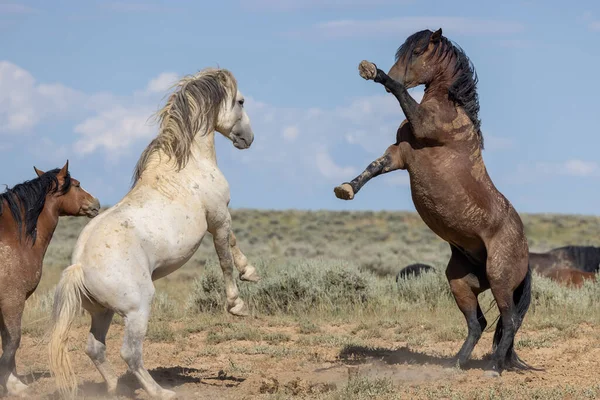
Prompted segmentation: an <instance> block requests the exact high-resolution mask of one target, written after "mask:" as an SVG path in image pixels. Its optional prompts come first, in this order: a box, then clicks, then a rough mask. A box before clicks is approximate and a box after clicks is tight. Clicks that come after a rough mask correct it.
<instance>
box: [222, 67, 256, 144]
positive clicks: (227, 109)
mask: <svg viewBox="0 0 600 400" xmlns="http://www.w3.org/2000/svg"><path fill="white" fill-rule="evenodd" d="M221 76H222V77H223V78H222V79H226V80H230V79H234V78H233V75H230V74H222V75H221ZM223 83H224V85H225V87H233V88H234V90H235V93H234V91H233V90H228V91H227V99H226V100H225V101H223V102H222V103H221V109H220V110H219V114H218V115H217V124H216V127H215V128H216V131H217V132H219V133H220V134H222V135H223V136H225V137H226V138H229V140H231V141H232V142H233V145H234V146H235V147H237V148H238V149H247V148H248V147H250V145H251V144H252V142H253V141H254V133H253V132H252V127H251V126H250V118H249V117H248V114H247V113H246V109H245V108H244V96H243V95H242V94H241V93H240V91H239V90H237V85H235V84H234V85H230V83H231V82H223Z"/></svg>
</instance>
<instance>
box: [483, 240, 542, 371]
mask: <svg viewBox="0 0 600 400" xmlns="http://www.w3.org/2000/svg"><path fill="white" fill-rule="evenodd" d="M503 250H504V251H503V252H504V253H506V251H507V249H503ZM514 258H515V257H514V256H513V255H512V254H510V255H508V254H497V253H496V254H494V253H492V252H490V253H488V261H487V275H488V280H489V282H490V289H491V290H492V294H493V295H494V299H495V300H496V304H497V305H498V309H499V310H500V319H499V320H498V324H497V325H496V332H495V333H494V347H493V349H494V351H493V354H492V359H491V361H490V364H489V365H488V367H487V368H486V369H487V370H488V371H489V373H490V375H494V376H496V375H498V374H499V373H501V372H502V371H503V370H504V369H509V370H511V369H533V368H531V367H530V366H528V365H527V364H525V363H524V362H523V361H522V360H521V359H520V358H519V357H518V356H517V354H516V353H515V349H514V342H515V335H516V333H517V331H518V330H519V328H520V327H521V324H522V322H523V318H524V317H525V314H526V313H527V310H528V309H529V303H530V302H531V269H530V268H529V267H528V265H527V255H525V256H524V257H522V259H514ZM519 264H521V265H519ZM507 269H510V271H508V270H507Z"/></svg>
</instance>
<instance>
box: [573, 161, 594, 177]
mask: <svg viewBox="0 0 600 400" xmlns="http://www.w3.org/2000/svg"><path fill="white" fill-rule="evenodd" d="M564 169H565V172H566V173H567V174H568V175H573V176H592V175H598V172H599V171H600V169H599V168H598V163H597V162H595V161H583V160H569V161H567V162H565V164H564Z"/></svg>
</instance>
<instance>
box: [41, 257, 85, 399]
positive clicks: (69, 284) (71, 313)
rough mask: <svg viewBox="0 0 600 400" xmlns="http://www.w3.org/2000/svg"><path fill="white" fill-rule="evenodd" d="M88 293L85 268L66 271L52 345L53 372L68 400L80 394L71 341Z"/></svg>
mask: <svg viewBox="0 0 600 400" xmlns="http://www.w3.org/2000/svg"><path fill="white" fill-rule="evenodd" d="M85 293H86V290H85V286H84V282H83V269H82V266H81V264H74V265H71V266H70V267H68V268H67V269H65V270H64V271H63V273H62V277H61V278H60V282H59V283H58V285H57V287H56V292H55V294H54V306H53V308H52V325H53V326H52V336H51V337H50V343H49V345H48V351H49V356H50V372H51V373H52V375H53V376H54V379H55V380H56V385H57V387H58V391H59V392H60V394H61V395H62V396H64V397H67V398H75V396H76V394H77V379H76V378H75V373H74V372H73V367H72V366H71V360H69V354H68V352H67V341H68V339H69V331H70V330H71V327H72V325H73V321H74V320H75V318H76V317H77V314H79V312H80V311H81V295H82V294H84V295H85Z"/></svg>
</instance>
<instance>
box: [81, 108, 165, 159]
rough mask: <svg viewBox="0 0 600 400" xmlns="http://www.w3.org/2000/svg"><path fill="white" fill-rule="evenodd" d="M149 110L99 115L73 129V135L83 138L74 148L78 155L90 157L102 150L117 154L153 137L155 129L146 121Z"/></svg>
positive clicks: (122, 109) (110, 111)
mask: <svg viewBox="0 0 600 400" xmlns="http://www.w3.org/2000/svg"><path fill="white" fill-rule="evenodd" d="M151 116H152V109H150V108H148V107H139V108H126V107H120V106H119V107H115V108H113V109H110V110H106V111H102V112H100V113H99V114H98V115H96V116H94V117H91V118H88V119H86V120H85V121H83V122H82V123H80V124H79V125H77V126H75V129H74V130H75V132H76V133H78V134H80V135H81V136H83V137H82V138H80V139H79V140H78V141H77V142H76V143H75V145H74V148H75V150H76V151H77V152H80V153H81V154H89V153H92V152H94V151H96V150H97V149H100V148H103V149H104V150H106V151H109V152H115V151H117V152H119V151H122V150H125V149H126V148H128V147H129V146H130V145H131V144H132V143H133V142H135V141H136V140H138V139H143V138H150V137H153V136H154V135H156V133H157V129H156V126H153V125H152V124H151V122H150V120H149V118H150V117H151Z"/></svg>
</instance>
